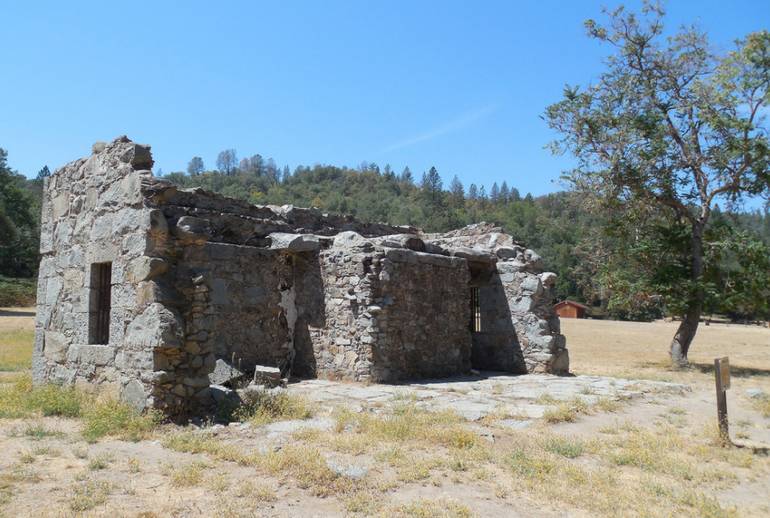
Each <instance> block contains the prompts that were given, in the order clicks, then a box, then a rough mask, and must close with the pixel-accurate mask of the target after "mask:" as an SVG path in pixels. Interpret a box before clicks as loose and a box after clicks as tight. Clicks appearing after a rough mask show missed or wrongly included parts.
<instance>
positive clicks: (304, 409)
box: [233, 390, 313, 424]
mask: <svg viewBox="0 0 770 518" xmlns="http://www.w3.org/2000/svg"><path fill="white" fill-rule="evenodd" d="M311 415H313V414H312V412H311V411H310V406H309V404H308V402H307V401H306V400H305V399H303V398H301V397H298V396H294V395H290V394H288V393H286V392H285V391H280V392H273V391H269V390H252V391H248V392H246V394H245V395H244V396H243V404H242V405H241V406H239V407H238V408H236V409H235V411H234V412H233V417H235V418H236V419H238V420H240V421H252V422H255V423H257V424H263V423H269V422H272V421H277V420H280V419H307V418H308V417H310V416H311Z"/></svg>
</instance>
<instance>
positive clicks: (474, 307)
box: [470, 287, 481, 333]
mask: <svg viewBox="0 0 770 518" xmlns="http://www.w3.org/2000/svg"><path fill="white" fill-rule="evenodd" d="M470 328H471V331H473V332H474V333H480V332H481V301H480V300H479V289H478V288H476V287H473V288H471V322H470Z"/></svg>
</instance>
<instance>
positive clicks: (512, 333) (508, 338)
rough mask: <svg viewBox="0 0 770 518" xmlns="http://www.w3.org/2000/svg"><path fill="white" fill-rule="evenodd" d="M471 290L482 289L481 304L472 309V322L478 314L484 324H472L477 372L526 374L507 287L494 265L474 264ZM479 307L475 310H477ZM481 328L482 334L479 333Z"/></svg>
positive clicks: (471, 270) (471, 264)
mask: <svg viewBox="0 0 770 518" xmlns="http://www.w3.org/2000/svg"><path fill="white" fill-rule="evenodd" d="M469 268H470V273H471V281H470V290H473V289H478V302H477V303H476V304H473V303H472V301H470V302H471V303H472V307H471V314H472V315H471V318H472V319H474V315H473V313H474V312H475V311H478V312H479V313H480V314H479V320H480V322H478V323H476V324H474V322H471V323H470V325H471V343H472V349H471V365H472V366H473V368H474V369H478V370H490V371H493V370H494V371H505V372H507V373H514V374H526V373H527V366H526V364H525V363H524V354H523V352H522V350H521V344H520V343H519V339H518V336H517V335H516V330H515V329H514V327H513V319H512V316H511V311H510V308H509V306H508V298H507V297H506V295H505V289H504V287H503V283H502V281H501V280H500V276H499V275H498V274H497V273H496V270H495V267H494V266H493V265H486V264H478V263H470V264H469ZM473 306H475V307H473ZM479 324H480V328H481V329H480V331H479V330H477V329H475V328H477V327H478V326H479Z"/></svg>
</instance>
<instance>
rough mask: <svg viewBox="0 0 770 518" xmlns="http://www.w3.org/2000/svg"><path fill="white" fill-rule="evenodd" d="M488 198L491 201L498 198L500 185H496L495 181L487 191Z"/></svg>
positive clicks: (495, 200)
mask: <svg viewBox="0 0 770 518" xmlns="http://www.w3.org/2000/svg"><path fill="white" fill-rule="evenodd" d="M489 199H490V200H492V203H497V202H498V201H499V200H500V187H499V186H498V185H497V182H495V183H493V184H492V189H490V191H489Z"/></svg>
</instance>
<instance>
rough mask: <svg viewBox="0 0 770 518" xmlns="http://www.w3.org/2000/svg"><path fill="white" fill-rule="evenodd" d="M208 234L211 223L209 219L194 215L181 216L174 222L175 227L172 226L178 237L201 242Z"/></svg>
mask: <svg viewBox="0 0 770 518" xmlns="http://www.w3.org/2000/svg"><path fill="white" fill-rule="evenodd" d="M210 234H211V224H210V223H209V221H208V220H206V219H203V218H196V217H194V216H182V217H181V218H179V221H177V222H176V227H174V235H175V236H176V237H177V238H179V239H184V240H188V241H194V242H195V241H200V242H201V243H203V242H205V241H206V239H207V238H208V236H209V235H210Z"/></svg>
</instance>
